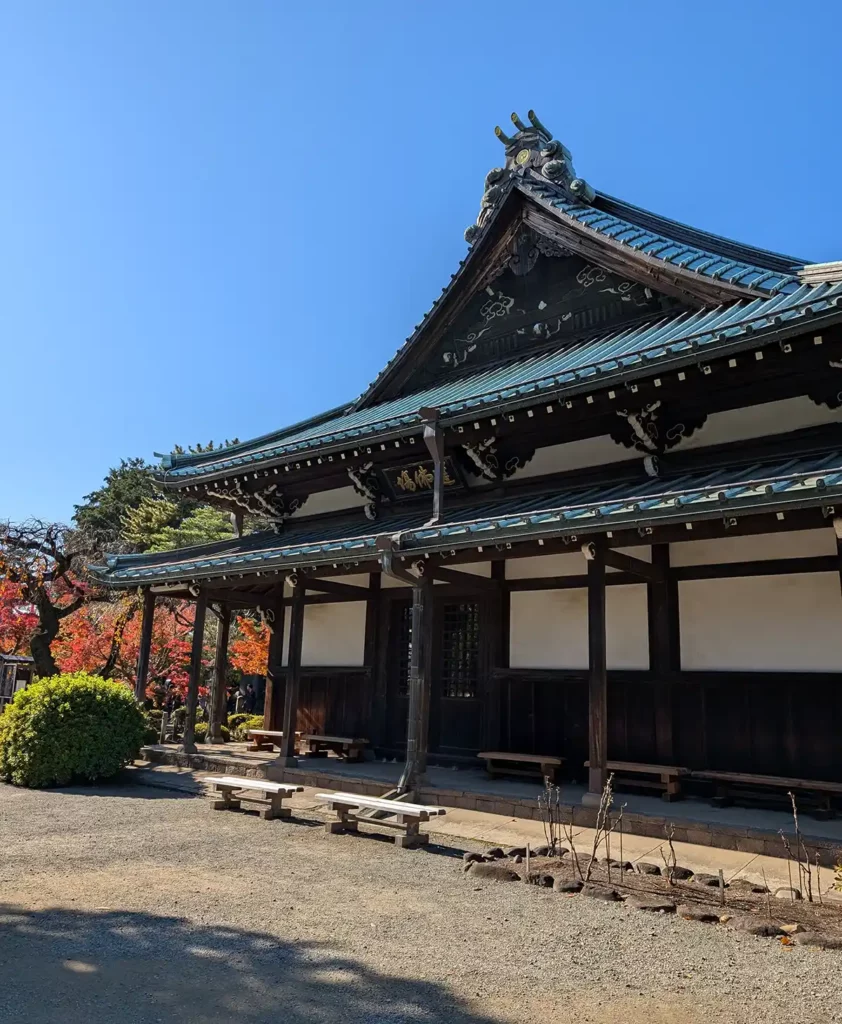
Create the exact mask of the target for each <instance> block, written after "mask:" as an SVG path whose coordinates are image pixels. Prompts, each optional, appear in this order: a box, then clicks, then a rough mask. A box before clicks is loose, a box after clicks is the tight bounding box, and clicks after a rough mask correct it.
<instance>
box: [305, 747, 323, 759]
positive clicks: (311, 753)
mask: <svg viewBox="0 0 842 1024" xmlns="http://www.w3.org/2000/svg"><path fill="white" fill-rule="evenodd" d="M307 756H308V757H327V751H326V750H323V749H322V748H321V747H310V749H309V750H308V751H307Z"/></svg>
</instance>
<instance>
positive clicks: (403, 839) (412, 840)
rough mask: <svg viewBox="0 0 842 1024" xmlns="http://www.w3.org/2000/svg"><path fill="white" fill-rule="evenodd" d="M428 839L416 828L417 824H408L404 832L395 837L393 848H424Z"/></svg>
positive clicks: (425, 834)
mask: <svg viewBox="0 0 842 1024" xmlns="http://www.w3.org/2000/svg"><path fill="white" fill-rule="evenodd" d="M429 841H430V837H429V836H428V835H427V833H426V832H422V831H421V830H420V829H419V827H418V822H414V823H408V824H407V826H406V832H405V833H403V834H401V833H400V832H398V834H397V835H396V836H395V846H402V847H403V848H404V849H406V850H414V849H415V848H416V847H418V846H426V845H427V843H429Z"/></svg>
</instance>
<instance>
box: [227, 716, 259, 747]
mask: <svg viewBox="0 0 842 1024" xmlns="http://www.w3.org/2000/svg"><path fill="white" fill-rule="evenodd" d="M231 717H232V718H235V717H236V716H235V715H232V716H231ZM229 725H230V719H229ZM262 728H263V715H245V716H244V718H243V721H242V722H240V724H239V725H238V726H237V728H236V729H235V730H234V739H235V740H239V741H240V742H241V743H244V742H245V741H246V740H247V739H248V738H249V729H262Z"/></svg>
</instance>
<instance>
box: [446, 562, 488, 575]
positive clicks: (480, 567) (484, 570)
mask: <svg viewBox="0 0 842 1024" xmlns="http://www.w3.org/2000/svg"><path fill="white" fill-rule="evenodd" d="M447 568H448V569H455V570H457V571H458V572H468V573H470V574H471V575H472V576H490V575H491V562H464V563H462V564H461V565H449V566H448V567H447Z"/></svg>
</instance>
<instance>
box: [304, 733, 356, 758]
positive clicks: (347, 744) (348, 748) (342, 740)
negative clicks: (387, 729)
mask: <svg viewBox="0 0 842 1024" xmlns="http://www.w3.org/2000/svg"><path fill="white" fill-rule="evenodd" d="M301 742H302V743H303V744H305V745H306V747H307V756H308V757H327V752H328V751H329V750H332V751H333V752H334V753H335V754H336V755H337V756H338V757H341V758H343V759H344V760H345V761H362V759H363V751H364V750H365V748H366V747H367V746H368V740H366V739H363V738H362V737H360V736H321V735H319V734H318V733H314V732H305V733H304V734H303V736H302V737H301Z"/></svg>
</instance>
